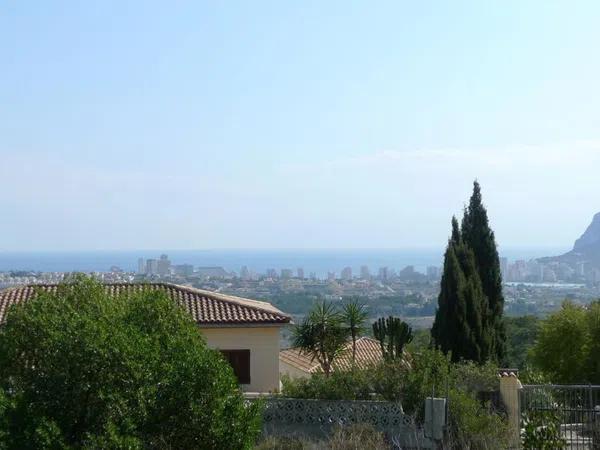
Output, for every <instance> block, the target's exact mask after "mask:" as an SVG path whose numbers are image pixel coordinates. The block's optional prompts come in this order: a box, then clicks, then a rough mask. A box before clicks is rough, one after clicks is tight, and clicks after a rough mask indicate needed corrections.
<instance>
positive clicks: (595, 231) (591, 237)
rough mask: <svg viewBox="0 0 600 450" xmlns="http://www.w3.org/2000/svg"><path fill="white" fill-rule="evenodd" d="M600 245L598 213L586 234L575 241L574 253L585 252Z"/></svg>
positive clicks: (599, 218) (599, 219)
mask: <svg viewBox="0 0 600 450" xmlns="http://www.w3.org/2000/svg"><path fill="white" fill-rule="evenodd" d="M595 245H600V213H597V214H596V215H595V216H594V219H593V220H592V223H591V224H590V226H589V227H588V228H587V230H585V233H583V235H582V236H581V237H580V238H579V239H577V240H576V241H575V246H574V247H573V251H575V252H581V251H585V250H586V249H587V248H589V247H590V246H595Z"/></svg>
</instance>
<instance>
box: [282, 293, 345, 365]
mask: <svg viewBox="0 0 600 450" xmlns="http://www.w3.org/2000/svg"><path fill="white" fill-rule="evenodd" d="M347 337H348V331H347V329H346V328H345V327H344V325H343V317H342V315H341V314H340V313H339V312H338V311H336V310H335V308H334V307H333V305H332V304H331V303H326V302H323V303H319V304H317V305H315V307H314V308H313V310H312V311H311V312H310V313H309V314H308V316H307V317H306V318H305V319H304V320H303V321H302V323H301V324H300V325H298V326H297V327H296V328H295V329H294V338H293V345H294V347H298V348H299V349H300V352H301V353H304V354H307V355H310V356H311V357H312V361H314V360H315V359H316V360H317V361H318V362H319V364H320V366H321V369H322V370H323V372H324V373H325V376H329V374H330V373H331V369H332V368H333V363H334V361H335V358H337V356H338V355H339V354H340V353H341V352H342V351H343V349H344V345H345V344H346V339H347Z"/></svg>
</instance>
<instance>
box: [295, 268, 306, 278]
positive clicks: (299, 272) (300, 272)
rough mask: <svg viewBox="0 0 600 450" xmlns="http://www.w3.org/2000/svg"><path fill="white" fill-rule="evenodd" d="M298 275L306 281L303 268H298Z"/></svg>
mask: <svg viewBox="0 0 600 450" xmlns="http://www.w3.org/2000/svg"><path fill="white" fill-rule="evenodd" d="M296 275H297V277H298V278H300V279H301V280H304V269H303V268H302V267H298V269H296Z"/></svg>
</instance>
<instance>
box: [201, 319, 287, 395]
mask: <svg viewBox="0 0 600 450" xmlns="http://www.w3.org/2000/svg"><path fill="white" fill-rule="evenodd" d="M279 328H280V327H278V326H273V327H239V328H234V327H218V328H204V327H201V328H200V330H201V331H202V334H203V335H204V337H205V339H206V343H207V344H208V346H209V347H210V348H216V349H219V350H250V384H243V385H241V388H242V390H244V391H246V392H265V393H266V392H277V391H279Z"/></svg>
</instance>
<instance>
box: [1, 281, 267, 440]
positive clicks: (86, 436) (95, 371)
mask: <svg viewBox="0 0 600 450" xmlns="http://www.w3.org/2000/svg"><path fill="white" fill-rule="evenodd" d="M0 391H1V392H2V395H0V439H1V442H0V447H2V448H14V449H21V448H56V449H58V448H60V449H69V448H129V449H138V448H140V449H141V448H144V449H153V448H196V449H213V448H231V449H243V448H251V446H252V445H253V443H254V441H255V439H256V437H257V434H258V432H259V431H260V404H252V405H246V402H245V401H244V398H243V396H242V394H241V392H240V391H239V388H238V386H237V383H236V379H235V377H234V375H233V372H232V370H231V368H230V367H229V365H228V364H227V363H226V362H225V360H224V359H223V358H222V357H221V356H220V354H219V353H218V352H216V351H213V350H210V349H208V348H207V347H206V345H205V343H204V341H203V339H202V336H201V334H200V331H199V330H198V328H197V326H196V325H195V324H194V323H193V321H192V319H191V317H189V315H188V314H186V313H185V312H184V311H183V310H182V309H181V308H179V307H178V306H177V305H176V304H175V303H174V302H173V301H172V300H171V299H169V298H167V297H166V296H165V295H164V294H162V293H160V292H151V291H144V292H142V293H140V294H138V295H134V296H129V297H126V296H122V297H112V296H109V295H108V294H107V293H106V290H105V289H104V287H103V286H102V285H100V284H98V283H97V282H94V281H92V280H91V279H87V278H78V279H76V280H74V282H73V283H70V284H65V285H63V286H60V287H59V289H58V292H56V293H43V292H40V293H39V295H38V296H37V297H36V298H35V299H33V300H30V301H28V302H26V303H24V304H22V305H19V306H17V307H13V309H12V310H11V311H10V312H9V314H8V317H7V320H6V323H5V325H4V326H3V327H2V328H1V329H0Z"/></svg>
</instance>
